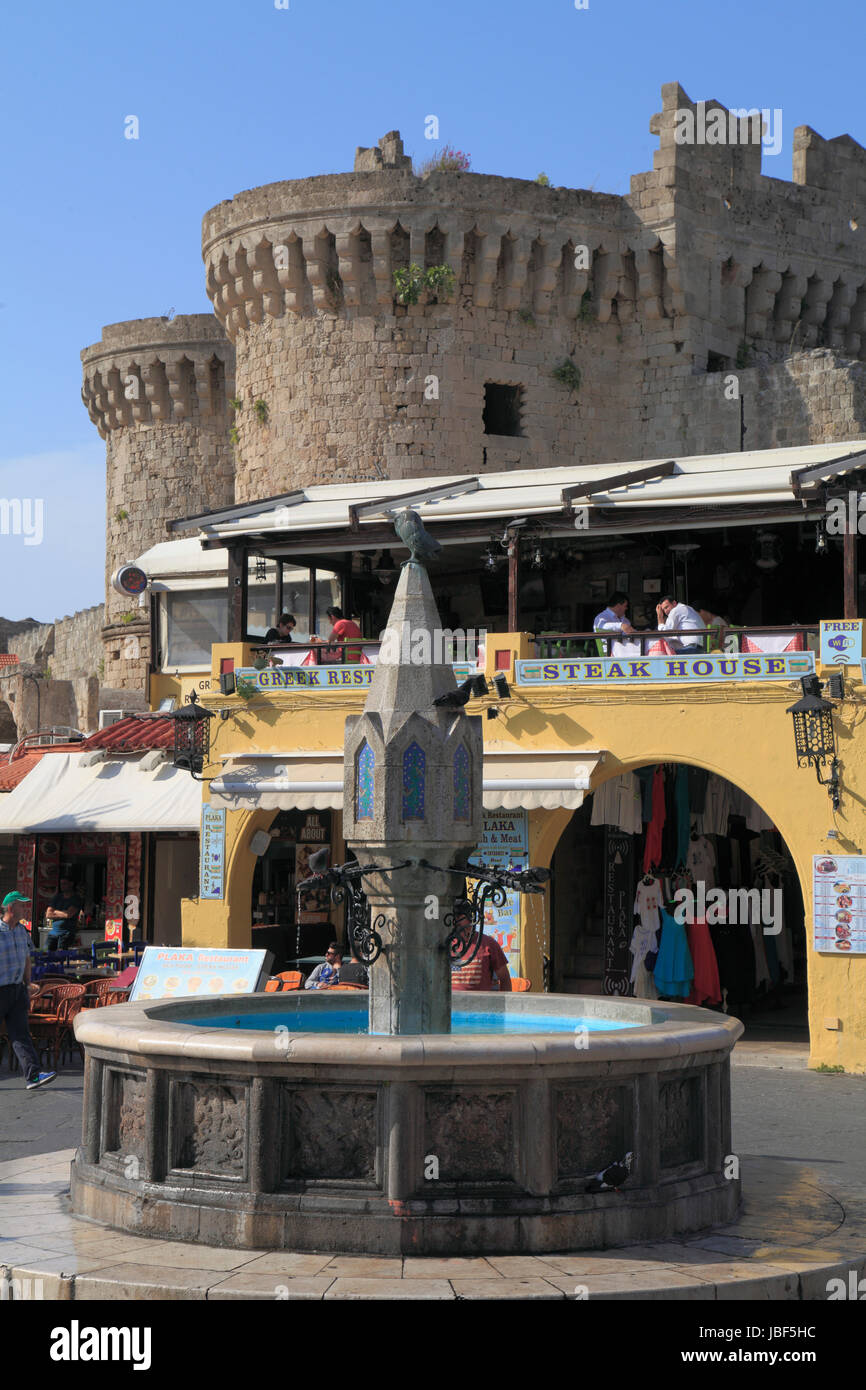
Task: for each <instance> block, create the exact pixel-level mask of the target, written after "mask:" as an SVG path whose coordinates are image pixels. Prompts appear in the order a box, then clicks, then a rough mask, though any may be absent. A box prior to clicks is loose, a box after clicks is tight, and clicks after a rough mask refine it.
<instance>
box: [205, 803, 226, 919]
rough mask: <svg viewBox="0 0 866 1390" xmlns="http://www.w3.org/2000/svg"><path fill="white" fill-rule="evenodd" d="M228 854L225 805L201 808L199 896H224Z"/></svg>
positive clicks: (206, 805)
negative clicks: (226, 857)
mask: <svg viewBox="0 0 866 1390" xmlns="http://www.w3.org/2000/svg"><path fill="white" fill-rule="evenodd" d="M225 856H226V811H225V807H224V806H210V805H208V804H207V803H205V804H204V805H203V806H202V808H201V858H200V861H199V897H200V898H221V897H223V878H224V873H225Z"/></svg>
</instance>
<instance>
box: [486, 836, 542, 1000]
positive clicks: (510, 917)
mask: <svg viewBox="0 0 866 1390" xmlns="http://www.w3.org/2000/svg"><path fill="white" fill-rule="evenodd" d="M527 846H528V839H527V823H526V812H525V811H497V812H496V813H495V814H491V815H489V816H485V817H484V829H483V830H482V832H481V843H480V844H479V846H478V848H477V850H476V852H475V855H474V856H473V857H475V858H477V859H478V861H479V862H483V863H485V864H491V865H493V866H494V867H495V868H497V869H508V868H513V869H522V868H525V867H526V864H527V862H528V860H527V854H528V849H527ZM474 881H475V880H474V879H470V880H469V882H470V884H471V883H474ZM530 910H532V907H531V905H530ZM538 910H539V911H541V910H543V908H542V907H541V905H540V904H538ZM484 930H485V932H486V934H487V935H488V936H493V937H495V938H496V940H497V941H498V942H499V945H500V946H501V947H502V949H503V951H504V952H505V955H506V958H507V960H508V971H509V974H510V975H512V976H516V975H519V974H520V894H519V893H518V892H516V891H515V890H514V889H513V888H506V890H505V902H504V903H503V904H502V907H494V905H493V903H492V902H489V901H488V903H487V910H486V913H485V917H484Z"/></svg>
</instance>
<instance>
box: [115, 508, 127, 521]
mask: <svg viewBox="0 0 866 1390" xmlns="http://www.w3.org/2000/svg"><path fill="white" fill-rule="evenodd" d="M114 519H115V521H128V520H129V512H128V511H126V510H125V508H123V507H118V509H117V511H116V512H115V513H114Z"/></svg>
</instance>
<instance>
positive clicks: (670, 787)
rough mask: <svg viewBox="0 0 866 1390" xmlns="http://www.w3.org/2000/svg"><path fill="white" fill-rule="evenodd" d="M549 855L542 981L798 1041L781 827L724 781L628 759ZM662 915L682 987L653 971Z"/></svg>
mask: <svg viewBox="0 0 866 1390" xmlns="http://www.w3.org/2000/svg"><path fill="white" fill-rule="evenodd" d="M552 867H553V880H552V884H553V886H552V892H551V899H552V900H551V931H550V956H551V987H552V989H553V990H555V991H558V992H562V993H587V994H603V993H609V994H630V995H631V994H637V995H638V996H639V997H645V998H652V997H661V998H667V999H674V998H675V999H679V1000H680V1001H686V1002H690V1003H695V1004H697V1003H700V1004H702V1005H703V1007H706V1008H716V1009H719V1010H722V1011H727V1012H729V1013H732V1014H736V1015H737V1016H738V1017H740V1018H742V1019H743V1020H744V1021H745V1022H746V1024H747V1028H748V1029H749V1031H750V1032H751V1034H752V1035H753V1036H754V1037H755V1038H756V1039H757V1038H760V1037H761V1036H762V1033H765V1034H766V1035H767V1036H770V1035H774V1036H775V1035H779V1036H786V1035H789V1038H790V1041H795V1042H801V1043H804V1044H805V1043H806V1042H808V1008H807V1003H808V996H807V937H806V927H805V914H804V907H803V895H802V890H801V886H800V881H799V876H798V874H797V870H796V867H795V864H794V860H793V858H792V856H791V853H790V851H789V849H788V847H787V845H786V843H785V841H784V839H783V837H782V835H781V834H780V832H779V830H778V829H777V828H776V827H775V826H774V825H773V823H772V821H771V820H770V818H769V817H768V816H767V815H766V814H765V813H764V812H763V810H762V808H761V807H760V806H759V805H758V804H757V802H755V801H754V800H752V798H751V797H749V796H748V795H747V793H746V792H745V791H743V790H742V789H741V788H739V787H737V786H736V785H735V784H734V783H732V782H730V781H729V780H728V779H726V778H723V777H721V776H718V775H717V774H715V773H708V772H707V771H706V770H704V769H701V768H699V767H697V766H695V765H694V764H688V763H684V762H669V763H664V764H649V763H644V764H635V765H633V766H632V767H631V768H630V769H629V770H628V771H627V772H621V773H618V774H616V775H614V776H612V777H609V778H607V779H606V780H605V781H603V782H601V783H600V784H599V785H597V786H596V787H595V789H594V791H593V793H592V795H589V796H587V798H586V800H585V802H584V804H583V805H582V806H581V807H580V808H579V809H578V810H577V811H575V812H574V814H573V815H572V817H571V819H570V821H569V822H568V823H567V824H566V826H565V828H564V830H563V831H562V834H561V835H560V838H559V841H558V844H557V847H556V850H555V852H554V856H553V861H552ZM653 884H655V885H656V886H655V887H653V886H652V885H653ZM642 885H643V887H642ZM639 890H641V891H640V893H639ZM636 904H637V906H638V907H639V908H640V909H641V911H640V912H637V911H635V906H636ZM654 905H657V906H658V908H660V909H661V915H659V914H658V913H657V914H656V916H655V917H654V916H653V912H652V908H653V906H654ZM665 914H667V917H674V918H675V920H676V919H677V918H678V919H679V922H680V924H681V930H680V935H682V937H683V939H684V941H685V944H686V946H688V947H690V948H691V950H690V955H691V956H693V957H694V959H693V960H692V961H691V966H692V971H693V974H692V982H691V987H690V988H689V989H686V988H684V984H685V983H687V977H685V976H683V978H681V979H679V980H677V981H674V980H673V979H672V977H671V976H670V975H669V973H668V972H667V971H666V970H665V969H664V968H662V970H661V972H660V973H659V974H658V976H657V965H658V961H659V956H660V954H664V953H665V952H664V947H663V940H664V932H665V922H666V920H667V917H666V916H665ZM654 921H658V922H659V927H660V931H659V933H658V934H656V936H655V939H653V937H652V925H653V922H654ZM697 923H705V924H706V925H705V926H702V927H701V928H700V929H699V928H698V927H697V926H696V925H695V924H697ZM636 929H637V931H636ZM669 944H670V942H668V945H669ZM632 946H634V947H635V950H634V951H632V950H630V947H632ZM645 948H649V949H645ZM653 948H654V949H653ZM709 952H711V954H712V957H713V959H710V958H709V955H708V953H709ZM638 955H640V962H639V964H638V966H637V967H636V958H637V956H638ZM664 964H665V962H664V960H663V961H662V967H664ZM641 965H643V967H644V968H643V969H641V968H640V966H641ZM714 971H717V974H718V986H717V987H716V986H715V985H714V984H713V983H712V981H713V980H714V978H715V975H714ZM679 973H680V975H682V971H679Z"/></svg>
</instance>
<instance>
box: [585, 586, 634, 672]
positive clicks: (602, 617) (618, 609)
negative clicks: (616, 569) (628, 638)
mask: <svg viewBox="0 0 866 1390" xmlns="http://www.w3.org/2000/svg"><path fill="white" fill-rule="evenodd" d="M627 608H628V594H625V593H623V591H622V590H621V589H615V590H614V592H613V593H612V594H611V596H610V598H609V599H608V601H607V608H603V609H602V611H601V612H600V613H597V614H596V616H595V618H594V619H593V623H592V630H593V632H624V633H634V632H635V628H633V627H632V625H631V623H630V622H629V620H628V618H627V617H626V609H627ZM607 647H608V644H607V643H605V649H607ZM610 650H611V651H612V653H613V655H614V656H632V655H635V654H636V653H639V652H640V644H639V643H637V642H613V643H612V644H611V647H610Z"/></svg>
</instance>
